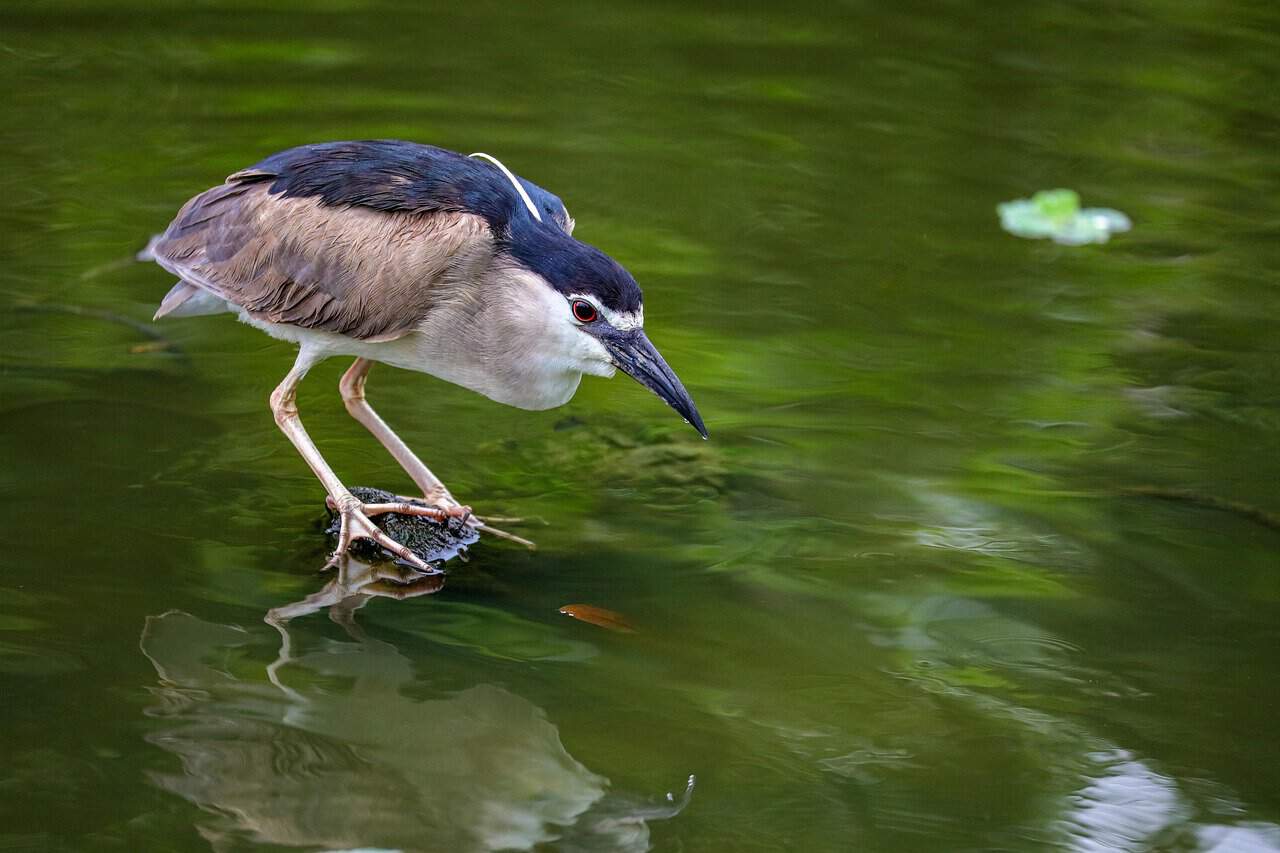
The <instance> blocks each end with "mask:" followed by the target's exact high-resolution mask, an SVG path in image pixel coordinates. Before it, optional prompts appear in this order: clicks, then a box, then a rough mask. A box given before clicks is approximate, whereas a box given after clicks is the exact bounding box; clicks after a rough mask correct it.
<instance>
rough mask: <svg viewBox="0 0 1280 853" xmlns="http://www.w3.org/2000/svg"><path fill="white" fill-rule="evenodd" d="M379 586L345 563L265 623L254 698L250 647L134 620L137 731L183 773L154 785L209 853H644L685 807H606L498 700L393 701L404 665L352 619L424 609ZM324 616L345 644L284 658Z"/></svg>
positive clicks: (591, 776)
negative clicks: (273, 653) (542, 847)
mask: <svg viewBox="0 0 1280 853" xmlns="http://www.w3.org/2000/svg"><path fill="white" fill-rule="evenodd" d="M432 580H434V579H432ZM393 583H394V581H393V580H392V579H390V578H389V577H388V575H387V574H386V573H385V572H384V571H383V570H382V569H377V568H373V567H370V566H367V565H355V564H354V562H352V563H349V564H348V565H347V566H346V567H344V570H343V574H342V576H341V577H340V578H339V579H337V580H334V581H332V582H331V583H330V584H328V585H327V586H326V587H325V589H324V590H322V591H321V592H319V593H317V594H315V595H312V596H309V597H308V598H306V599H304V600H303V601H299V602H297V603H296V604H293V605H289V606H287V607H281V608H277V609H276V610H274V611H272V612H271V614H269V615H268V621H269V622H271V623H272V624H273V625H275V626H276V627H277V628H278V630H279V631H280V632H281V636H282V638H283V643H282V646H281V649H280V654H279V657H278V658H277V660H276V662H275V663H274V664H273V665H272V667H271V674H270V680H269V681H268V680H264V679H262V678H261V677H260V675H259V674H260V673H261V672H262V670H261V668H260V666H259V665H258V664H254V663H251V662H250V661H249V658H250V657H251V655H252V653H253V651H254V648H253V647H254V646H260V645H261V644H262V641H263V637H262V636H260V635H259V634H256V633H254V632H250V631H247V630H245V629H243V628H239V627H235V626H230V625H217V624H211V623H208V622H204V621H201V620H200V619H197V618H196V617H194V616H191V615H189V614H186V613H181V612H177V611H172V612H169V613H165V614H163V615H161V616H153V617H150V618H149V619H148V620H147V625H146V628H145V629H144V631H143V635H142V643H141V646H142V651H143V653H144V654H146V656H147V657H148V658H149V659H150V660H151V662H152V663H153V664H154V665H155V668H156V672H157V674H158V675H159V677H160V685H159V686H158V687H156V688H154V689H153V691H152V692H153V694H154V696H155V697H156V700H157V701H156V703H155V704H154V705H153V706H152V707H151V709H150V710H149V714H150V715H152V716H154V717H159V718H163V719H165V720H167V721H169V722H171V725H168V726H166V727H165V728H164V729H162V730H160V731H158V732H156V733H154V734H152V735H150V737H149V738H148V739H149V740H150V742H151V743H153V744H155V745H157V746H160V747H161V748H163V749H165V750H167V751H169V752H171V753H173V754H175V755H177V756H178V757H179V758H180V759H181V761H182V772H181V773H173V774H154V775H153V776H152V781H153V782H154V783H155V784H157V785H159V786H160V787H162V788H164V789H166V790H168V791H171V792H173V793H175V794H178V795H180V796H182V797H184V798H186V799H187V800H189V801H191V802H192V803H194V804H196V805H197V806H199V807H200V808H201V809H203V810H205V811H208V812H210V813H211V816H210V817H209V818H208V819H207V820H206V821H205V822H204V823H203V824H202V825H201V826H200V827H199V830H200V832H201V834H202V835H204V837H205V838H206V839H208V841H209V842H210V843H211V844H212V845H213V848H214V849H215V850H231V849H237V848H238V847H240V846H242V845H243V844H244V843H246V842H256V843H269V844H278V845H284V846H292V847H308V848H321V849H327V850H342V849H353V848H371V847H374V848H388V849H398V850H406V851H407V850H432V851H434V850H441V851H473V850H474V851H484V850H528V849H531V848H532V847H534V846H535V845H537V844H541V843H544V842H549V841H553V840H558V843H557V847H558V848H559V849H570V850H619V851H643V850H647V849H648V848H649V829H648V826H647V824H646V820H649V819H661V818H667V817H672V816H674V815H675V814H676V813H678V812H679V811H680V809H681V808H682V807H683V805H684V802H685V801H687V792H686V796H685V797H684V798H682V799H681V800H680V801H678V802H677V801H675V800H674V799H672V798H671V796H670V795H668V802H666V803H663V804H661V805H659V806H657V807H648V808H645V807H643V806H641V805H640V804H638V803H636V802H629V801H627V800H626V799H625V798H622V797H617V796H615V795H611V794H607V793H606V789H607V786H608V780H607V779H605V778H604V777H602V776H599V775H597V774H595V773H592V772H591V771H590V770H588V769H587V768H586V767H584V766H583V765H582V764H580V763H579V762H578V761H576V760H574V758H573V757H572V756H570V755H569V754H568V753H567V752H566V751H565V749H564V746H563V745H562V744H561V742H560V738H559V734H558V732H557V730H556V727H555V726H554V725H552V724H551V723H550V722H549V721H548V720H547V719H546V715H545V714H544V713H543V711H542V710H541V709H540V708H538V707H537V706H535V705H533V704H531V703H530V702H528V701H527V700H525V699H523V698H521V697H520V696H517V695H515V694H514V693H511V692H510V691H508V690H506V689H504V688H502V687H498V686H496V685H490V684H476V685H474V686H472V687H469V688H467V689H464V690H461V691H458V692H453V693H445V694H440V695H438V696H437V697H435V698H426V699H423V698H414V697H411V696H410V695H407V694H408V693H410V692H413V693H414V694H416V695H417V696H421V694H423V693H424V692H426V689H427V685H425V684H424V683H423V682H422V681H421V680H418V679H415V677H414V674H413V664H412V662H411V661H410V660H409V658H407V657H406V656H405V655H403V654H402V653H401V652H400V651H399V650H398V649H397V648H396V647H395V646H393V645H391V644H390V643H387V642H385V641H382V640H377V639H371V638H368V637H366V636H364V634H363V632H362V631H361V630H360V629H359V627H358V626H357V625H356V624H355V622H354V620H353V618H352V615H353V613H354V611H355V610H356V609H357V608H358V607H360V606H361V605H363V604H364V603H365V602H367V601H368V600H369V598H371V597H373V596H378V595H389V596H393V597H403V596H408V595H421V594H424V593H426V592H431V591H434V589H433V588H431V587H430V586H426V585H423V586H409V587H401V588H397V587H394V586H389V585H388V584H393ZM411 583H412V581H411ZM435 588H438V586H437V587H435ZM324 607H329V608H330V615H331V617H332V618H333V619H334V621H336V622H338V623H339V624H341V625H343V626H344V627H345V628H346V629H347V631H348V634H349V635H350V636H351V637H352V641H350V642H347V641H333V640H314V638H313V642H311V643H309V644H308V646H309V648H308V649H307V650H306V651H301V650H299V649H297V648H295V644H294V642H293V638H291V636H290V632H289V629H288V627H287V625H288V619H290V618H292V617H295V616H300V615H304V614H308V613H313V612H315V611H317V610H319V609H322V608H324Z"/></svg>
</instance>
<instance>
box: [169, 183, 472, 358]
mask: <svg viewBox="0 0 1280 853" xmlns="http://www.w3.org/2000/svg"><path fill="white" fill-rule="evenodd" d="M273 177H274V175H273V174H272V173H271V172H269V171H264V170H258V169H247V170H244V171H242V172H237V173H236V174H234V175H232V176H231V177H230V178H228V179H227V182H226V183H224V184H222V185H221V186H217V187H214V188H212V189H210V190H208V191H206V192H204V193H201V194H200V195H198V196H196V197H195V198H193V199H192V200H191V201H189V202H187V204H186V205H185V206H184V207H183V208H182V210H181V211H179V212H178V215H177V217H176V218H175V219H174V220H173V222H172V223H171V224H170V225H169V228H168V230H166V231H165V233H164V234H163V235H162V236H161V237H160V239H159V240H157V241H156V242H155V243H154V245H152V246H151V247H150V250H151V253H152V254H153V255H154V257H155V260H156V261H157V262H158V263H159V264H160V265H161V266H163V267H164V268H165V269H167V270H169V271H170V272H172V273H173V274H174V275H177V276H178V277H180V278H181V279H182V281H183V282H185V283H186V284H188V285H191V286H195V287H198V288H200V289H202V290H205V291H208V292H210V293H212V294H213V295H215V296H217V297H219V298H220V299H224V300H226V301H227V302H230V303H232V304H234V305H238V306H240V307H241V308H243V309H244V310H245V311H247V312H248V313H249V314H250V315H252V316H254V317H257V318H260V319H264V320H267V321H269V322H272V323H284V324H289V325H294V326H302V327H304V328H309V329H323V330H325V331H330V332H337V333H339V334H343V335H347V336H350V337H354V338H359V339H361V340H367V341H380V340H392V339H394V338H398V337H401V336H403V335H405V334H407V333H408V332H410V331H412V330H413V329H414V328H416V327H417V326H418V325H419V324H420V323H421V322H422V319H423V318H424V317H425V315H426V314H427V312H429V311H430V310H431V307H432V303H433V301H434V300H436V299H439V296H440V294H439V292H438V291H439V288H438V287H433V285H439V284H440V283H441V282H442V280H443V279H445V278H446V277H447V276H448V274H449V271H450V270H451V269H452V268H454V267H455V266H457V265H459V264H465V265H466V266H467V267H468V268H469V269H474V268H475V265H476V264H477V262H481V263H485V262H487V260H488V259H491V258H492V255H493V250H494V240H493V234H492V231H491V228H490V226H489V223H488V222H487V221H486V220H485V219H484V218H483V217H481V216H478V215H475V214H471V213H464V212H457V211H427V212H422V211H384V210H377V209H374V208H370V207H366V206H358V205H332V204H324V203H322V202H321V200H320V199H318V198H316V197H289V196H287V195H284V194H273V193H272V192H270V189H269V188H270V184H269V182H270V181H271V180H272V179H273ZM433 290H435V291H437V292H436V293H435V295H434V296H433ZM162 310H163V309H162Z"/></svg>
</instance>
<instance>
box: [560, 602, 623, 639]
mask: <svg viewBox="0 0 1280 853" xmlns="http://www.w3.org/2000/svg"><path fill="white" fill-rule="evenodd" d="M560 612H561V613H563V614H564V615H565V616H572V617H573V618H574V619H579V620H581V621H583V622H589V623H591V624H592V625H595V626H596V627H598V628H604V629H606V630H609V631H616V632H618V633H619V634H634V633H635V632H636V629H635V628H633V627H632V626H631V623H630V622H628V621H627V618H626V617H625V616H623V615H622V614H621V613H615V612H614V611H612V610H606V609H604V608H603V607H596V606H594V605H591V604H566V605H564V606H563V607H561V608H560Z"/></svg>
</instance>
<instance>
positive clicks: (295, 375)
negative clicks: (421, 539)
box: [271, 349, 439, 574]
mask: <svg viewBox="0 0 1280 853" xmlns="http://www.w3.org/2000/svg"><path fill="white" fill-rule="evenodd" d="M316 361H317V359H316V358H315V357H314V356H313V355H312V354H310V353H308V352H307V351H306V350H305V349H303V350H302V351H301V352H299V353H298V360H297V361H296V362H295V363H294V365H293V369H291V370H290V371H289V373H288V374H287V375H286V376H285V378H284V380H283V381H282V382H281V383H280V384H279V386H277V387H276V390H274V391H272V392H271V412H272V414H273V415H275V419H276V425H277V426H279V427H280V431H281V432H283V433H284V434H285V436H287V437H288V439H289V440H290V441H291V442H293V446H294V447H296V448H297V449H298V453H299V454H301V455H302V458H303V459H305V460H306V462H307V464H308V465H309V466H311V470H312V471H313V472H314V473H315V475H316V477H317V478H318V479H319V480H320V482H321V483H322V484H323V485H324V488H325V491H326V492H328V493H329V498H330V500H332V501H333V505H334V508H335V509H336V510H337V512H338V513H340V515H341V518H342V521H341V526H340V528H339V533H338V547H337V549H336V550H335V551H334V552H333V555H332V556H331V557H330V558H329V562H328V563H327V564H326V568H327V567H328V566H331V565H335V564H336V563H337V562H338V558H339V557H341V556H342V554H344V553H346V550H347V548H349V547H350V546H351V541H352V540H353V539H360V538H363V539H372V540H373V541H374V542H376V543H378V544H379V545H381V546H382V547H383V548H385V549H386V550H388V551H390V552H391V553H392V554H395V555H396V556H397V557H399V558H401V559H402V560H405V561H406V562H407V563H409V564H410V565H412V566H413V567H414V568H416V569H417V570H418V571H421V572H424V573H427V574H438V573H439V570H438V569H433V568H431V566H429V565H427V563H426V562H424V561H423V560H422V559H421V558H420V557H418V555H417V554H415V553H413V552H412V551H410V550H409V549H408V548H406V547H405V546H403V545H401V544H400V543H399V542H396V541H395V540H394V539H392V538H391V537H390V536H388V535H387V534H385V533H383V532H382V531H381V530H380V529H378V527H377V525H375V524H374V523H373V522H372V521H370V520H369V516H368V515H367V514H365V512H364V505H363V504H361V503H360V500H359V498H357V497H356V496H355V495H353V494H351V492H350V491H349V490H348V489H347V487H346V486H344V485H342V481H340V480H339V479H338V476H337V475H336V474H334V473H333V469H332V468H330V467H329V463H328V462H326V461H325V460H324V457H323V456H321V455H320V451H319V450H317V449H316V446H315V444H314V443H313V442H312V441H311V436H309V435H307V431H306V430H305V429H304V428H303V426H302V420H301V419H300V418H299V417H298V402H297V391H298V383H299V382H301V381H302V378H303V377H304V376H306V375H307V370H308V369H310V367H311V365H313V364H315V362H316Z"/></svg>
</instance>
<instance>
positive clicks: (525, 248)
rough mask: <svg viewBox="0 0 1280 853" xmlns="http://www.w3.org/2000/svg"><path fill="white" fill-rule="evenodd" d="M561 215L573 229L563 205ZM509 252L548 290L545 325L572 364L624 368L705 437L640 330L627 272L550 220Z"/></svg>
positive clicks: (638, 304)
mask: <svg viewBox="0 0 1280 853" xmlns="http://www.w3.org/2000/svg"><path fill="white" fill-rule="evenodd" d="M557 201H558V199H557ZM564 218H565V219H566V220H567V221H568V222H569V223H570V226H569V227H570V228H571V227H572V221H573V220H572V219H569V218H568V213H567V211H566V212H565V214H564ZM558 219H559V217H557V220H558ZM522 230H524V229H522ZM510 251H511V254H512V256H513V257H514V258H515V260H516V261H517V262H518V263H519V264H520V265H521V266H523V267H525V268H526V269H528V270H529V271H530V272H533V273H535V274H536V275H537V276H538V277H539V278H540V279H541V280H542V282H544V283H545V285H546V287H548V288H550V291H551V292H550V294H548V296H549V299H547V300H546V303H547V304H546V309H545V310H548V311H549V312H550V314H551V317H550V321H549V323H548V324H547V325H548V326H549V327H550V334H551V336H552V337H554V338H555V339H556V340H557V341H561V342H562V346H563V347H564V348H566V349H567V350H568V352H566V353H565V355H566V357H567V358H568V359H569V360H570V361H571V363H572V364H573V365H574V368H575V369H576V370H578V371H580V372H581V373H588V374H592V375H597V376H612V375H613V372H614V369H615V368H616V369H618V370H621V371H622V372H624V373H626V374H627V375H629V376H631V377H632V378H633V379H635V380H636V381H637V382H639V383H640V384H641V385H644V386H645V387H646V388H648V389H649V390H650V391H652V392H653V393H655V394H657V395H658V396H659V397H661V398H662V399H663V400H664V401H666V403H667V404H668V405H669V406H671V408H673V409H675V410H676V411H677V412H678V413H679V414H680V415H681V416H682V417H684V419H685V420H686V421H688V422H689V424H691V425H692V426H693V428H694V429H696V430H697V431H698V432H699V433H700V434H701V435H702V437H703V438H706V437H707V428H706V426H705V425H704V424H703V422H702V416H701V415H699V414H698V408H697V407H696V406H695V405H694V404H693V399H692V398H691V397H690V396H689V392H688V391H686V390H685V388H684V384H683V383H681V382H680V379H679V377H677V376H676V374H675V371H673V370H672V369H671V367H670V366H669V365H668V364H667V362H666V359H664V358H663V357H662V354H661V353H659V352H658V350H657V348H656V347H654V345H653V343H652V342H651V341H650V340H649V337H648V336H647V335H646V334H645V331H644V303H643V298H642V295H641V293H640V285H638V284H636V280H635V279H634V278H632V276H631V273H629V272H627V271H626V270H625V269H624V268H623V267H622V265H621V264H619V263H618V262H617V261H615V260H613V258H610V257H609V256H608V255H606V254H605V253H604V252H602V251H600V250H599V249H597V248H595V247H594V246H588V245H587V244H586V243H582V242H579V241H578V240H575V239H573V238H572V237H571V236H569V234H568V233H567V231H566V230H565V229H564V228H563V226H558V225H556V224H552V223H545V224H544V223H539V224H538V227H534V228H530V229H528V230H525V231H524V233H523V234H522V235H520V236H519V237H517V238H516V239H514V240H512V243H511V246H510Z"/></svg>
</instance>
